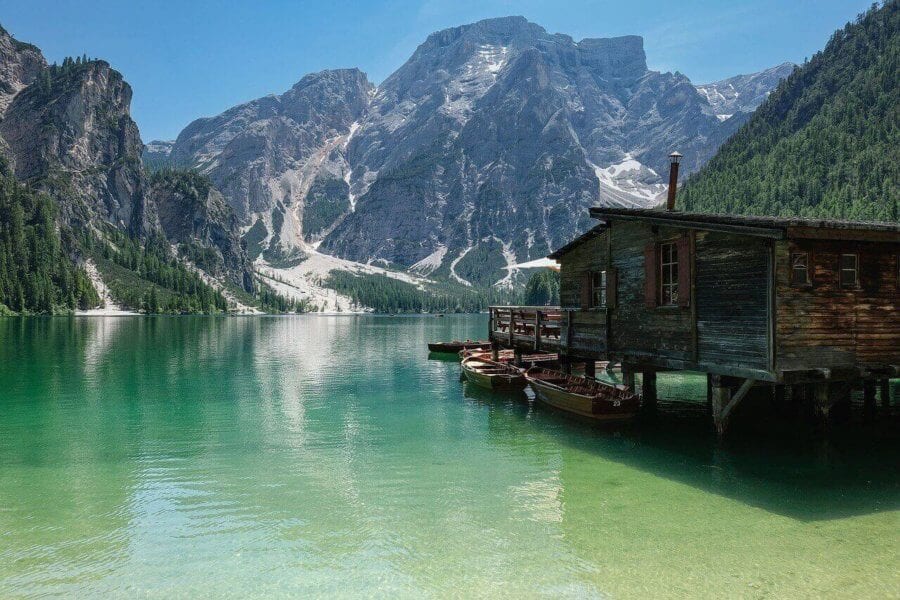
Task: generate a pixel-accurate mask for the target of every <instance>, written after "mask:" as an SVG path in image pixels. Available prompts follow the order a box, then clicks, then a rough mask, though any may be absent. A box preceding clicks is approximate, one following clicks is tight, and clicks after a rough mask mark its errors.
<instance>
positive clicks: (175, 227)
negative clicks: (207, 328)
mask: <svg viewBox="0 0 900 600" xmlns="http://www.w3.org/2000/svg"><path fill="white" fill-rule="evenodd" d="M130 104H131V87H130V86H129V85H128V83H126V82H125V80H124V79H123V78H122V75H121V74H119V73H118V72H117V71H115V70H114V69H112V68H111V67H110V66H109V64H108V63H106V62H104V61H100V60H95V61H85V62H82V61H80V60H79V61H70V60H66V61H65V62H64V65H63V66H55V65H54V66H51V67H48V66H47V65H46V63H45V62H44V59H43V57H42V56H41V54H40V51H39V50H37V48H35V47H34V46H31V45H30V44H24V43H21V42H19V41H17V40H15V39H13V38H12V37H10V36H9V35H8V34H7V33H6V32H5V31H4V30H3V29H2V28H0V110H2V117H3V118H2V121H0V142H2V143H0V149H2V152H3V155H4V156H5V158H7V159H8V160H9V163H10V166H11V167H12V170H13V172H14V173H15V175H16V177H17V178H18V179H19V180H21V181H24V182H26V183H28V184H29V185H30V186H32V187H34V188H37V189H41V190H43V191H45V192H47V193H48V194H50V195H51V196H53V197H54V199H55V200H56V203H57V206H58V207H59V210H60V217H61V219H62V221H63V222H64V223H67V224H69V225H71V226H73V227H74V228H91V229H92V230H93V231H94V232H95V233H97V234H98V235H103V233H104V228H103V227H101V222H106V223H107V224H109V225H112V226H114V227H117V228H119V229H122V230H124V231H126V232H128V233H130V234H131V235H134V236H136V237H139V238H148V237H149V236H152V235H156V234H159V233H162V234H164V235H165V236H166V237H167V238H168V240H169V241H170V242H172V243H174V244H178V245H179V247H181V248H183V250H184V251H185V252H187V253H188V254H189V256H187V257H188V258H190V259H191V260H192V261H194V262H195V263H197V264H198V266H200V267H201V268H204V269H209V270H210V274H211V275H213V276H214V277H219V278H222V279H225V278H228V279H230V280H231V281H233V282H234V283H235V284H237V285H238V286H241V287H243V288H245V289H247V290H248V291H249V290H252V276H251V272H250V268H249V262H248V261H247V258H246V252H245V251H244V249H243V247H242V244H241V241H240V238H239V230H238V224H237V222H236V219H235V217H234V215H233V213H232V211H231V209H230V208H229V207H228V205H227V204H226V203H225V201H224V199H223V198H222V195H221V194H219V193H218V192H217V191H216V190H214V189H212V188H211V187H210V185H209V182H208V181H206V180H205V179H203V178H202V177H199V176H197V175H194V174H190V173H182V172H172V173H166V174H163V175H160V176H157V177H155V178H154V179H153V184H152V185H151V184H150V182H149V181H148V179H147V177H146V175H145V174H144V172H143V170H142V168H141V154H142V151H144V146H143V144H142V142H141V138H140V134H139V132H138V128H137V125H136V124H135V123H134V121H133V120H132V119H131V116H130ZM151 148H152V150H151V152H155V153H157V154H158V155H166V154H168V152H169V148H167V145H166V143H165V142H161V143H155V144H152V145H151ZM199 263H202V264H199Z"/></svg>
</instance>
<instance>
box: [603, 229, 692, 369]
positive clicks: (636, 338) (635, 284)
mask: <svg viewBox="0 0 900 600" xmlns="http://www.w3.org/2000/svg"><path fill="white" fill-rule="evenodd" d="M685 233H686V230H684V229H680V228H678V229H676V228H667V227H660V228H658V230H657V231H656V232H654V231H653V228H651V226H650V225H647V224H645V223H639V222H626V221H621V222H616V223H614V224H613V226H612V227H610V229H609V234H611V235H612V264H613V267H615V268H616V272H617V274H618V299H617V306H616V308H615V310H613V311H612V314H611V318H610V329H611V332H610V341H609V346H610V350H611V351H612V352H614V353H620V352H627V353H629V354H632V355H635V356H641V355H646V356H648V357H651V356H652V357H655V358H664V359H666V358H668V359H676V360H691V358H692V356H691V354H692V352H691V350H692V348H691V344H692V338H693V336H692V331H691V310H690V307H683V306H660V307H648V306H646V305H645V303H644V278H645V273H644V248H645V247H646V245H647V244H649V243H653V242H664V241H670V240H672V241H674V240H677V239H678V238H679V237H681V236H683V235H685Z"/></svg>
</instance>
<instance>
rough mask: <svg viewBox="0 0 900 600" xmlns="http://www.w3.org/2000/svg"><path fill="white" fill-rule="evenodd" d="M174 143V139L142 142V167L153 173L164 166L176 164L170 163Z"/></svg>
mask: <svg viewBox="0 0 900 600" xmlns="http://www.w3.org/2000/svg"><path fill="white" fill-rule="evenodd" d="M174 145H175V142H174V141H163V140H153V141H152V142H148V143H146V144H144V150H143V152H142V153H141V162H142V163H143V164H144V168H145V169H147V170H148V171H150V172H151V173H155V172H156V171H159V170H160V169H164V168H166V167H175V166H177V165H174V164H172V161H171V159H170V156H171V154H172V147H173V146H174Z"/></svg>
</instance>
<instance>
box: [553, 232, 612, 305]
mask: <svg viewBox="0 0 900 600" xmlns="http://www.w3.org/2000/svg"><path fill="white" fill-rule="evenodd" d="M606 236H607V233H602V234H600V235H599V236H598V237H595V238H592V239H590V240H587V241H585V242H584V243H583V244H581V245H579V246H576V247H575V248H573V249H572V250H570V251H569V252H568V253H566V254H565V256H563V257H562V258H561V259H560V270H559V305H560V307H562V308H570V309H580V308H582V306H581V285H582V278H583V277H584V274H585V273H588V272H590V271H602V270H604V269H605V268H606V244H607V239H606Z"/></svg>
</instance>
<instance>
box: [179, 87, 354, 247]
mask: <svg viewBox="0 0 900 600" xmlns="http://www.w3.org/2000/svg"><path fill="white" fill-rule="evenodd" d="M371 89H372V86H371V84H369V82H368V80H367V79H366V76H365V74H364V73H362V72H361V71H359V70H358V69H341V70H334V71H323V72H321V73H315V74H312V75H307V76H306V77H304V78H303V79H301V80H300V81H299V82H298V83H297V84H296V85H295V86H294V87H292V88H291V89H290V90H288V91H287V92H285V93H284V94H281V95H280V96H267V97H265V98H260V99H258V100H254V101H252V102H248V103H246V104H242V105H240V106H236V107H234V108H232V109H230V110H228V111H226V112H224V113H222V114H221V115H218V116H216V117H212V118H206V119H198V120H196V121H194V122H193V123H191V124H190V125H188V126H187V127H186V128H185V129H184V131H182V132H181V134H179V136H178V139H177V140H176V141H175V144H174V146H173V147H172V150H171V156H170V161H171V162H172V163H173V164H178V165H190V166H191V167H193V168H195V169H197V170H199V171H200V172H202V173H203V174H205V175H207V176H208V177H209V178H210V180H211V181H212V182H213V184H214V185H215V186H216V187H217V188H218V189H219V190H221V192H222V194H223V195H224V196H225V198H226V199H227V200H228V202H229V204H230V205H231V207H232V208H233V209H234V210H235V212H236V214H237V215H238V218H239V219H240V220H241V222H242V224H244V225H245V226H247V227H250V226H252V225H254V224H256V223H257V222H258V223H259V225H257V231H258V230H260V229H264V230H265V233H264V240H263V246H264V247H265V250H266V254H267V256H269V257H270V258H271V259H272V260H285V259H289V258H291V257H292V256H297V255H299V250H300V248H301V247H302V242H303V233H304V226H303V223H304V221H305V220H308V219H309V220H311V221H312V226H311V227H310V228H309V230H310V233H315V232H316V231H320V230H321V229H323V228H324V227H327V225H329V224H330V222H331V221H333V220H334V218H336V217H337V216H338V215H339V214H341V213H343V212H344V211H345V210H346V209H347V208H348V203H349V195H348V191H347V185H346V183H345V182H344V178H345V176H346V175H347V173H348V172H349V168H348V166H347V164H346V160H345V157H344V151H343V150H344V149H343V143H344V141H345V138H346V137H347V136H348V135H349V134H350V132H351V131H352V130H353V128H354V123H357V122H358V121H359V119H360V117H361V116H362V115H363V113H364V111H365V110H366V107H367V105H368V102H369V95H370V92H371ZM332 213H333V216H331V217H330V218H323V216H322V215H323V214H324V215H329V214H332ZM323 222H324V225H323Z"/></svg>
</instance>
